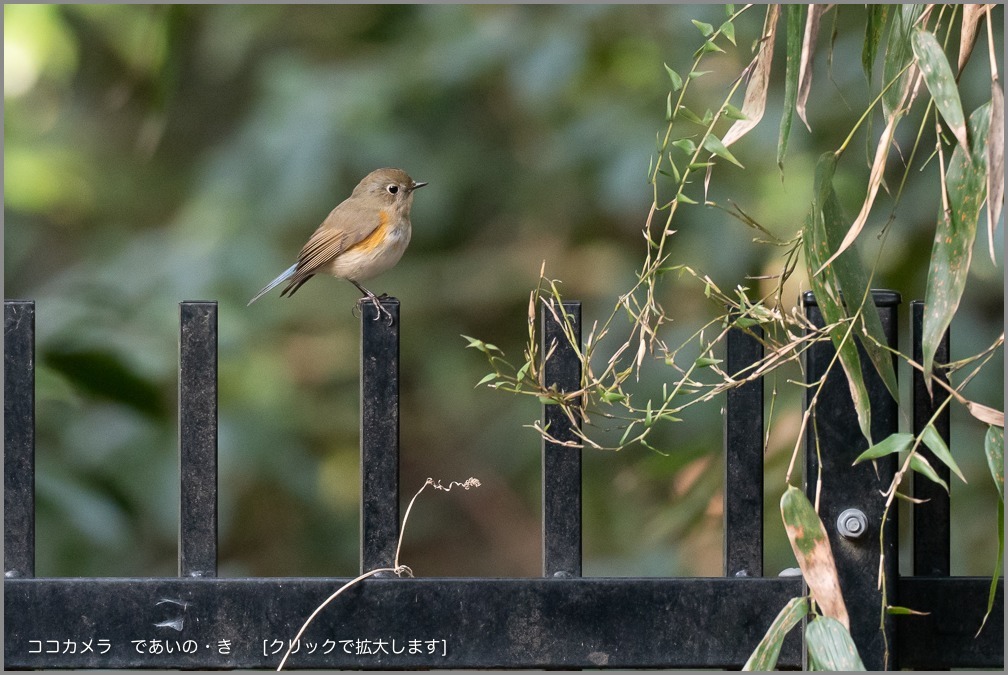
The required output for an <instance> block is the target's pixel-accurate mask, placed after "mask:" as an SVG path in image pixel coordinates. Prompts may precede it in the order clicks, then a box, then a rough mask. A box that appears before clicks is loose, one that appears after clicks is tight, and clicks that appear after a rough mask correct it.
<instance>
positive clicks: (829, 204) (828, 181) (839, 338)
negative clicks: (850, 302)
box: [802, 152, 895, 445]
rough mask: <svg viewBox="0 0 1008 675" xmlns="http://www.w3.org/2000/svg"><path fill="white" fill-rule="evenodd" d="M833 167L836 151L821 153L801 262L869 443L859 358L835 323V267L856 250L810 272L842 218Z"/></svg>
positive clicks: (841, 315)
mask: <svg viewBox="0 0 1008 675" xmlns="http://www.w3.org/2000/svg"><path fill="white" fill-rule="evenodd" d="M835 171H836V155H834V154H833V153H832V152H827V153H824V154H823V155H821V156H820V157H819V161H818V162H817V163H816V169H815V181H814V187H813V191H812V194H813V200H812V209H811V212H810V213H809V215H808V217H807V218H806V219H805V227H804V229H803V231H802V245H803V247H804V249H805V264H806V267H807V269H808V273H809V280H810V284H811V286H812V292H813V293H814V294H815V298H816V302H817V304H818V305H819V311H820V312H822V315H823V319H824V321H825V323H826V325H827V326H830V325H832V326H834V327H833V328H832V329H831V330H830V331H829V336H830V340H831V341H832V342H833V346H834V347H835V348H836V350H837V355H838V357H839V359H840V365H841V367H842V368H843V370H844V372H845V373H846V375H847V384H848V387H849V389H850V394H851V399H852V400H853V402H854V410H855V411H856V412H857V417H858V425H859V426H860V427H861V433H862V434H863V435H864V437H865V438H867V439H868V443H869V445H871V406H870V404H869V401H868V390H867V389H866V388H865V384H864V376H863V375H862V373H861V360H860V358H859V357H858V352H857V346H856V344H855V342H854V340H853V339H852V338H850V337H848V338H847V339H846V340H844V334H845V332H846V331H847V326H845V325H843V324H838V322H840V321H842V320H843V319H845V318H846V317H847V314H846V312H845V311H844V307H843V304H842V303H841V302H840V281H839V279H838V271H839V269H840V266H841V264H847V265H858V264H859V262H858V261H857V260H856V259H853V260H852V255H853V256H856V255H857V253H856V252H855V251H854V250H853V247H852V248H851V249H848V250H847V251H845V252H844V253H843V254H842V255H841V256H840V257H839V258H837V259H836V261H835V262H834V263H833V264H832V265H829V266H827V267H825V268H824V269H823V270H822V272H821V273H820V274H815V273H814V271H815V270H817V269H819V268H820V267H821V266H822V264H823V263H824V262H825V261H826V260H827V259H828V258H829V256H830V253H831V252H832V251H833V250H835V248H836V245H837V244H839V238H838V237H836V236H834V239H836V241H832V242H831V241H830V238H829V232H830V231H831V230H832V231H834V232H836V231H839V229H840V228H842V227H843V218H842V217H841V215H840V214H839V208H840V207H839V204H838V203H837V198H836V193H835V192H834V191H833V173H834V172H835ZM862 274H863V271H862ZM849 275H850V273H849V272H848V276H849ZM872 308H874V305H872ZM876 316H877V314H876ZM894 379H895V375H894Z"/></svg>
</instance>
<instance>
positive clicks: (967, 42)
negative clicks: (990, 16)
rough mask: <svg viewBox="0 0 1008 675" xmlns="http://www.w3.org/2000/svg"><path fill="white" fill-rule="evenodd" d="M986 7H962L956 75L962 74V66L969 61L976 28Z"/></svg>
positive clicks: (975, 37)
mask: <svg viewBox="0 0 1008 675" xmlns="http://www.w3.org/2000/svg"><path fill="white" fill-rule="evenodd" d="M985 8H986V5H963V15H962V28H961V29H960V31H959V66H958V68H957V69H956V73H958V74H962V70H963V66H965V65H966V62H967V61H969V57H970V54H972V53H973V46H974V45H976V39H977V26H979V25H980V17H982V16H983V14H984V9H985Z"/></svg>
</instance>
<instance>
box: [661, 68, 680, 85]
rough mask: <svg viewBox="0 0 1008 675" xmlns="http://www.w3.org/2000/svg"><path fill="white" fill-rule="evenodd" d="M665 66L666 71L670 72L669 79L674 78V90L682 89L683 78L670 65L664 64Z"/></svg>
mask: <svg viewBox="0 0 1008 675" xmlns="http://www.w3.org/2000/svg"><path fill="white" fill-rule="evenodd" d="M663 65H664V66H665V72H667V73H668V76H669V79H670V80H672V91H679V90H680V89H682V78H681V77H679V73H677V72H676V71H674V70H672V69H671V68H669V65H668V64H667V63H666V64H663Z"/></svg>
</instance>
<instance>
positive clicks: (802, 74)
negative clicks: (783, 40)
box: [795, 5, 874, 131]
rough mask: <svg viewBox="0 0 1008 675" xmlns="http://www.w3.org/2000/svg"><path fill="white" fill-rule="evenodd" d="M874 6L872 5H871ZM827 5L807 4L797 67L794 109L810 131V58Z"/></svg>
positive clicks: (811, 57)
mask: <svg viewBox="0 0 1008 675" xmlns="http://www.w3.org/2000/svg"><path fill="white" fill-rule="evenodd" d="M873 6H874V5H873ZM827 8H828V5H809V11H808V18H807V19H806V20H805V37H804V39H803V40H802V53H801V67H800V68H799V69H798V100H797V101H796V102H795V111H796V112H797V113H798V117H800V118H801V121H802V122H804V123H805V128H806V129H808V130H809V131H812V127H811V126H809V123H808V118H807V117H806V107H807V105H808V97H809V91H811V89H812V60H813V58H814V57H815V43H816V38H818V37H819V20H820V19H821V18H822V15H823V12H825V11H826V9H827Z"/></svg>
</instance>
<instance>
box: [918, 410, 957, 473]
mask: <svg viewBox="0 0 1008 675" xmlns="http://www.w3.org/2000/svg"><path fill="white" fill-rule="evenodd" d="M921 440H922V441H923V442H924V445H926V446H927V447H928V448H929V449H930V450H931V452H932V453H934V456H935V457H936V458H938V459H939V460H940V461H941V463H942V464H944V465H945V466H947V467H948V468H949V469H951V470H952V473H954V474H955V475H957V476H959V480H961V481H962V482H964V483H965V482H966V476H964V475H963V472H962V471H961V470H960V469H959V465H958V464H956V461H955V460H954V459H953V458H952V453H951V452H949V448H948V446H947V445H945V439H943V438H942V437H941V434H939V433H938V430H937V429H935V427H934V425H933V424H929V425H927V426H926V427H924V431H923V432H921Z"/></svg>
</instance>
